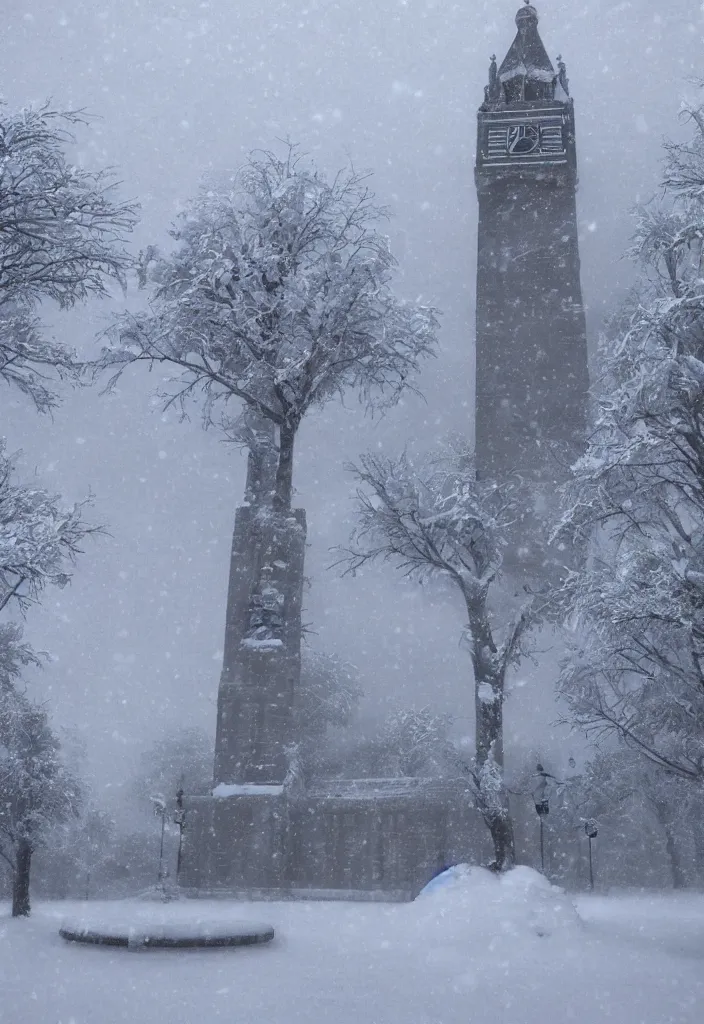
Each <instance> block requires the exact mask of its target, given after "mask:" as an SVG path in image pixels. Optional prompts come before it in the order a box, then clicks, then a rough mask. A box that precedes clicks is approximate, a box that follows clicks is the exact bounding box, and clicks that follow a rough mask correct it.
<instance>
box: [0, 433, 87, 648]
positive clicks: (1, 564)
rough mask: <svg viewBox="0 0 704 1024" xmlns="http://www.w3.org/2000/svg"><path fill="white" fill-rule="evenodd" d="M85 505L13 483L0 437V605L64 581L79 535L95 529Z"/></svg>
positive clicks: (31, 597)
mask: <svg viewBox="0 0 704 1024" xmlns="http://www.w3.org/2000/svg"><path fill="white" fill-rule="evenodd" d="M84 510H85V505H84V504H78V505H72V506H65V505H63V503H62V501H61V499H60V498H59V497H58V496H57V495H55V494H51V493H49V492H48V491H45V490H43V489H42V488H40V487H37V486H27V485H25V484H21V483H18V482H17V481H16V480H15V475H14V460H13V459H12V458H11V457H9V456H8V455H7V454H6V450H5V443H4V441H3V440H2V438H0V610H2V609H3V608H5V607H7V606H8V605H9V604H10V602H15V603H17V604H18V605H19V606H21V607H22V606H25V605H26V604H27V603H28V602H30V601H33V600H36V599H37V598H38V597H39V595H40V594H41V592H42V591H43V590H44V588H45V587H47V586H51V585H53V586H59V587H63V586H65V585H66V584H67V583H68V581H69V580H70V578H71V573H70V570H71V566H72V563H73V560H74V558H75V557H76V555H77V554H78V553H79V552H80V545H81V542H82V540H83V539H84V538H85V537H86V536H87V535H88V534H90V533H95V532H97V530H98V528H97V527H94V526H90V525H89V524H88V523H86V521H85V520H84V518H83V513H84ZM0 649H1V643H0ZM0 657H1V655H0Z"/></svg>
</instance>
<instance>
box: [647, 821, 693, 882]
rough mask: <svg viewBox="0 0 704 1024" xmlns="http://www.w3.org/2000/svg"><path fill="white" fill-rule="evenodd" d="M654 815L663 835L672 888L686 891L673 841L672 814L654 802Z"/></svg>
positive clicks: (678, 855)
mask: <svg viewBox="0 0 704 1024" xmlns="http://www.w3.org/2000/svg"><path fill="white" fill-rule="evenodd" d="M654 806H655V815H656V817H657V819H658V821H659V822H660V825H661V826H662V830H663V832H664V833H665V849H666V851H667V859H668V861H669V862H670V873H671V874H672V888H673V889H686V888H687V879H686V878H685V875H684V871H683V870H682V861H681V859H680V851H679V847H678V845H677V841H676V839H675V832H674V829H673V827H672V812H671V810H670V807H669V805H668V804H664V803H661V802H659V801H657V802H656V801H654Z"/></svg>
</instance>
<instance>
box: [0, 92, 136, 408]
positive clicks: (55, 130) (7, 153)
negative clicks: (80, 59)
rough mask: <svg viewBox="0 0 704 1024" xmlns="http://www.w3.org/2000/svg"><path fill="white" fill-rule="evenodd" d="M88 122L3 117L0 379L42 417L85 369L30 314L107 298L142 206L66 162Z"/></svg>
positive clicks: (55, 116)
mask: <svg viewBox="0 0 704 1024" xmlns="http://www.w3.org/2000/svg"><path fill="white" fill-rule="evenodd" d="M84 123H86V117H85V116H84V115H82V114H81V113H79V112H73V111H60V110H54V109H52V108H51V107H50V106H48V105H47V106H44V107H41V108H39V109H37V110H32V109H29V110H23V111H21V112H20V113H18V114H8V113H6V112H4V111H2V110H0V378H2V379H3V380H4V381H5V382H6V383H7V384H10V385H11V386H15V387H18V388H19V389H20V390H21V391H22V392H24V394H26V395H27V396H28V397H29V398H30V399H31V400H32V401H33V402H34V404H35V405H36V407H37V409H39V410H40V411H42V412H46V411H48V410H49V409H51V408H52V407H53V406H54V405H56V404H57V401H58V396H57V393H56V381H57V378H61V377H67V376H74V377H75V376H76V374H77V373H78V370H79V367H78V365H77V364H76V362H75V359H74V356H73V354H72V353H71V352H70V351H69V350H68V349H67V348H65V347H64V346H63V345H61V344H60V343H58V342H56V341H53V340H51V339H49V338H46V337H45V336H44V334H43V332H42V327H41V324H40V322H39V320H38V319H37V318H36V316H35V315H34V314H33V310H34V308H35V307H36V306H37V305H38V304H39V303H40V302H42V301H43V300H45V299H52V300H54V301H55V302H57V303H58V305H59V306H60V307H62V308H67V307H70V306H73V305H74V304H75V303H76V302H81V301H83V300H85V299H87V298H88V297H89V296H91V295H98V296H101V295H106V294H107V283H108V281H110V280H115V281H117V282H119V283H121V284H122V283H124V279H125V273H126V271H127V268H128V267H129V265H130V258H129V256H128V255H127V253H126V252H125V250H124V248H123V242H124V238H125V235H126V234H127V233H129V232H130V231H131V230H132V228H133V226H134V224H135V220H136V206H135V205H134V204H133V203H120V202H117V201H116V199H115V195H114V193H115V187H116V181H115V179H114V177H113V175H112V174H111V173H110V172H109V171H97V172H95V171H87V170H84V169H82V168H80V167H78V166H76V165H75V164H73V163H72V162H70V161H69V160H68V159H67V156H66V149H67V148H68V147H69V146H71V145H73V144H74V142H75V139H74V136H73V129H74V128H75V127H76V126H77V125H80V124H84Z"/></svg>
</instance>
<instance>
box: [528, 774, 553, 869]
mask: <svg viewBox="0 0 704 1024" xmlns="http://www.w3.org/2000/svg"><path fill="white" fill-rule="evenodd" d="M535 774H536V777H537V779H538V781H537V783H536V784H535V786H534V787H533V802H534V803H535V811H536V814H537V815H538V821H539V822H540V870H541V871H542V872H543V874H544V873H545V831H544V825H543V822H544V820H545V817H546V815H548V814H549V813H550V801H549V799H548V779H554V776H553V775H551V774H550V773H549V772H546V771H545V769H544V768H543V766H542V764H540V763H538V764H537V765H536V772H535Z"/></svg>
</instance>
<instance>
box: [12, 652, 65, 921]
mask: <svg viewBox="0 0 704 1024" xmlns="http://www.w3.org/2000/svg"><path fill="white" fill-rule="evenodd" d="M18 674H19V665H18V664H17V663H15V665H14V666H12V665H11V666H10V668H9V671H8V670H7V668H5V669H4V670H3V672H2V674H0V856H1V857H2V858H3V860H5V862H6V863H7V864H8V865H9V867H10V869H11V871H12V878H13V886H12V915H13V917H20V916H26V915H27V914H29V911H30V899H29V881H30V868H31V861H32V854H33V853H34V851H35V850H36V849H37V847H38V846H40V845H41V844H42V843H43V842H44V841H45V840H46V839H47V837H48V836H49V835H50V834H51V830H52V828H53V827H54V826H56V825H57V824H58V823H60V822H64V821H67V820H68V819H70V818H71V817H73V816H75V815H76V814H77V813H78V810H79V808H80V805H81V800H82V787H81V783H80V782H79V780H78V779H77V777H76V775H75V774H74V773H73V772H72V770H71V769H70V767H69V765H68V764H67V763H66V761H65V759H64V758H63V756H62V752H61V746H60V744H59V741H58V739H57V737H56V735H55V734H54V732H53V731H52V729H51V726H50V723H49V717H48V714H47V712H46V709H45V708H44V707H42V706H41V705H40V704H36V703H34V702H33V701H32V700H30V698H29V697H27V696H26V695H25V694H24V693H22V692H21V691H20V690H19V689H18V685H17V676H18Z"/></svg>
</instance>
